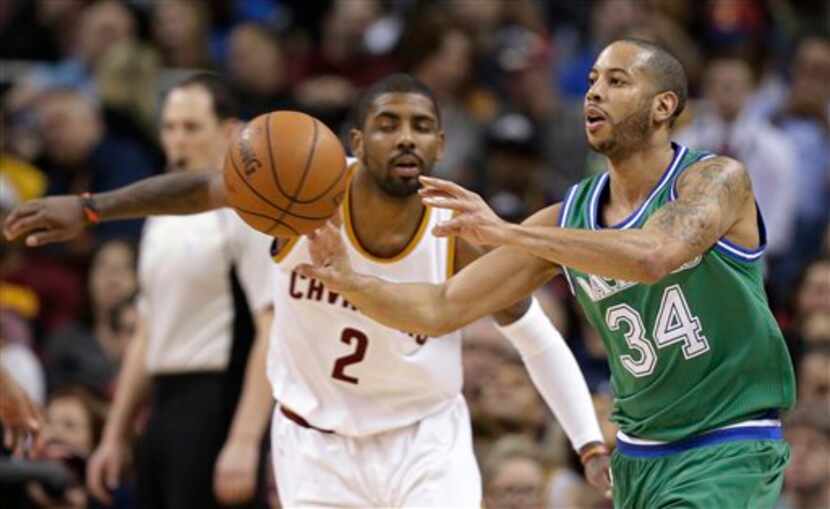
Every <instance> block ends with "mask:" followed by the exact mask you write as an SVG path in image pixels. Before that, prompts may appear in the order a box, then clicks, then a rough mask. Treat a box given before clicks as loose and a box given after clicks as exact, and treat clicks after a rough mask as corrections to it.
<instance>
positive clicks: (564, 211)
mask: <svg viewBox="0 0 830 509" xmlns="http://www.w3.org/2000/svg"><path fill="white" fill-rule="evenodd" d="M578 188H579V184H576V185H574V186H573V187H571V188H570V189H569V190H568V193H567V194H566V195H565V201H564V202H563V204H562V208H561V209H559V227H560V228H564V227H565V224H566V223H567V221H568V214H570V213H571V206H572V205H573V198H574V195H575V194H576V190H577V189H578ZM562 272H563V273H564V274H565V279H566V280H567V281H568V286H569V287H570V288H571V293H572V294H574V295H576V289H575V288H574V284H573V281H571V275H570V274H568V268H567V267H565V266H564V265H563V266H562Z"/></svg>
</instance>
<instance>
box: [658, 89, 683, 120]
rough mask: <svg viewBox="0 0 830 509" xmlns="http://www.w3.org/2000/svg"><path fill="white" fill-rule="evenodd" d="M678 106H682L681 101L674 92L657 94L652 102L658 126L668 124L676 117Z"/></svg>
mask: <svg viewBox="0 0 830 509" xmlns="http://www.w3.org/2000/svg"><path fill="white" fill-rule="evenodd" d="M678 106H680V99H679V98H678V97H677V94H675V93H674V92H671V91H666V92H661V93H659V94H657V95H656V96H654V100H653V102H652V118H653V119H654V122H655V123H658V124H663V123H665V122H668V121H669V120H670V119H671V118H672V116H674V112H675V111H677V108H678Z"/></svg>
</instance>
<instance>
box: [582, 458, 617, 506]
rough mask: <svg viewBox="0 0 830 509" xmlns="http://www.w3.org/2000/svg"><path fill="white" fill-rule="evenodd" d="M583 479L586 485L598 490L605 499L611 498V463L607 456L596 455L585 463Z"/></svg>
mask: <svg viewBox="0 0 830 509" xmlns="http://www.w3.org/2000/svg"><path fill="white" fill-rule="evenodd" d="M585 478H586V479H587V480H588V484H590V485H591V486H593V487H594V488H597V489H598V490H600V491H601V492H602V493H603V495H605V497H606V498H611V490H612V488H613V485H614V483H613V478H612V477H611V461H610V456H609V455H608V454H598V455H596V456H594V457H593V458H591V459H589V460H588V461H587V462H586V463H585Z"/></svg>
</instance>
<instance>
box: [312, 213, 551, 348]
mask: <svg viewBox="0 0 830 509" xmlns="http://www.w3.org/2000/svg"><path fill="white" fill-rule="evenodd" d="M558 209H559V206H558V205H555V206H553V207H549V208H547V209H544V210H542V211H540V212H538V213H537V214H536V215H534V216H533V217H531V218H530V219H528V222H529V223H530V224H548V223H550V224H552V223H553V221H555V219H556V216H557V212H558ZM311 239H312V242H311V245H310V253H311V256H312V259H313V260H314V262H313V264H305V265H300V266H299V267H297V270H298V271H299V272H300V273H301V274H303V275H305V276H308V277H313V278H316V279H319V280H322V281H323V282H324V283H325V284H326V286H327V287H328V288H330V289H332V290H334V291H337V292H340V293H342V294H344V296H345V297H346V298H347V299H348V300H349V302H351V303H352V304H354V305H355V306H357V308H358V309H360V311H361V312H362V313H363V314H365V315H368V316H370V317H371V318H372V319H374V320H377V321H378V322H380V323H382V324H384V325H387V326H389V327H393V328H396V329H398V330H404V331H407V332H415V333H421V334H427V335H430V336H433V337H435V336H442V335H444V334H447V333H449V332H452V331H454V330H457V329H459V328H461V327H463V326H464V325H467V324H468V323H470V322H472V321H474V320H476V319H478V318H481V317H483V316H486V315H489V314H492V313H495V312H496V311H499V310H503V309H505V308H508V307H510V306H512V305H513V304H515V303H517V302H519V301H521V300H522V299H524V298H526V297H528V296H529V295H530V294H531V293H532V292H533V290H535V289H536V288H538V287H539V286H541V285H542V284H544V283H545V282H546V281H548V280H549V279H550V278H552V277H553V276H554V275H555V274H556V273H557V270H558V268H557V266H556V265H554V264H552V263H550V262H548V261H546V260H542V259H540V258H538V257H536V256H533V255H532V254H529V253H527V252H525V251H523V250H521V249H517V248H513V247H503V248H499V249H495V250H493V251H492V252H490V253H487V254H486V255H484V256H482V257H481V258H479V259H477V260H476V261H474V262H473V263H471V264H470V265H469V266H467V267H466V268H464V269H463V270H462V271H461V272H459V273H458V274H456V275H455V276H453V277H451V278H450V279H449V280H447V281H446V282H445V283H443V284H428V283H406V284H404V283H391V282H389V281H386V280H384V279H381V278H377V277H374V276H368V275H365V274H357V273H355V272H353V271H352V269H351V266H350V265H349V261H348V257H347V256H346V252H345V246H344V245H343V240H342V237H341V235H340V230H339V229H338V228H337V227H336V226H334V225H333V224H331V223H329V224H327V225H326V226H325V227H324V228H321V229H320V230H319V231H318V232H317V233H315V234H314V235H312V236H311Z"/></svg>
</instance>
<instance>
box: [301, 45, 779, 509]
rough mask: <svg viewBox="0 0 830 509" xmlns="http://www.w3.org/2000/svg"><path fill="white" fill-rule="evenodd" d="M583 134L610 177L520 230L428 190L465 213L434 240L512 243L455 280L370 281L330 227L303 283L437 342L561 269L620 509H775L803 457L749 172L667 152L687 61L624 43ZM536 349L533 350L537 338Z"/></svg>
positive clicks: (461, 198) (435, 188) (607, 65)
mask: <svg viewBox="0 0 830 509" xmlns="http://www.w3.org/2000/svg"><path fill="white" fill-rule="evenodd" d="M588 79H589V81H590V89H589V91H588V92H587V94H586V96H585V129H586V133H587V136H588V140H589V142H590V143H591V145H592V147H593V148H594V149H595V150H596V151H598V152H600V153H602V154H603V155H605V156H606V158H607V163H608V172H607V173H604V174H601V175H597V176H594V177H591V178H589V179H586V180H584V181H583V182H581V183H579V184H577V185H576V186H574V187H573V188H572V189H571V190H570V191H569V192H568V194H567V198H566V199H565V201H564V202H562V203H559V204H556V205H554V206H552V207H549V208H546V209H544V210H541V211H539V212H538V213H536V214H535V215H533V216H532V217H531V218H529V219H528V220H527V221H525V222H524V223H523V224H522V225H515V224H510V223H507V222H505V221H503V220H501V219H500V218H499V217H498V216H496V215H495V213H493V211H492V210H491V209H490V208H489V207H488V206H487V205H486V203H485V202H484V201H483V200H482V199H481V198H480V197H479V196H478V195H476V194H475V193H472V192H470V191H467V190H465V189H463V188H462V187H460V186H457V185H455V184H452V183H450V182H446V181H441V180H438V179H432V178H422V183H423V184H424V186H423V189H422V190H421V194H422V197H423V200H424V202H425V203H427V204H428V205H432V206H437V207H444V208H450V209H453V210H455V211H456V212H457V214H456V215H455V216H454V218H453V219H452V220H450V221H448V222H446V223H444V224H442V225H439V226H438V227H436V229H435V231H434V233H435V234H437V235H447V236H450V235H451V236H459V237H463V238H465V239H467V240H470V241H473V242H476V243H479V244H485V245H490V246H499V247H498V248H497V249H494V250H493V251H492V252H491V253H489V254H488V255H487V256H485V257H483V258H481V259H479V260H478V261H477V262H475V263H473V264H472V265H470V266H468V267H467V268H466V269H464V270H462V271H461V272H460V273H459V274H457V275H456V276H454V277H453V278H451V279H449V280H448V281H447V282H446V283H444V284H442V285H427V284H395V283H391V282H387V281H384V280H381V279H378V278H374V277H371V276H365V275H361V274H356V273H354V272H353V271H352V270H351V267H350V265H349V262H348V258H347V257H346V256H345V252H344V250H343V245H342V241H341V240H340V236H339V235H337V233H336V232H337V230H336V228H335V227H334V226H333V225H328V226H327V227H325V228H323V229H321V230H320V231H319V232H317V233H316V234H315V235H314V236H313V237H314V242H313V243H312V254H313V257H314V264H313V265H305V266H301V267H299V268H298V270H299V271H300V272H301V273H303V274H304V275H306V276H309V277H314V278H317V279H321V280H323V281H324V282H325V284H326V286H328V287H329V288H330V289H333V290H335V291H340V292H342V293H344V294H345V296H346V298H348V300H349V301H350V302H351V303H353V304H354V305H356V306H357V307H358V308H359V309H360V310H361V312H363V313H365V314H368V315H370V316H372V317H373V318H375V319H377V320H378V321H380V322H383V323H385V324H387V325H389V326H392V327H396V328H398V329H400V330H407V331H417V332H422V333H425V334H428V335H430V336H438V335H441V334H444V333H445V332H446V331H449V330H454V329H456V328H458V327H460V326H463V325H464V324H466V323H469V322H471V321H473V320H475V319H477V318H479V317H481V316H484V315H486V314H489V313H492V312H493V311H495V310H497V309H500V308H503V307H505V306H506V305H509V304H511V303H513V302H515V301H517V300H519V299H521V298H523V297H524V296H526V295H528V294H529V293H530V292H532V291H533V290H534V289H535V288H537V287H539V286H540V285H541V284H543V283H544V282H545V281H547V280H548V279H550V278H551V277H552V276H554V275H555V274H557V273H564V275H565V276H566V277H567V278H568V281H569V283H570V285H571V288H572V291H573V292H574V293H575V295H576V297H577V299H578V300H579V302H580V304H581V305H582V307H583V308H584V310H585V312H586V314H587V316H588V318H589V320H590V321H591V322H592V324H593V325H594V327H596V328H597V329H598V330H599V331H600V333H601V335H602V339H603V341H604V343H605V346H606V349H607V351H608V354H609V361H610V365H611V371H612V382H613V389H614V396H615V408H614V413H613V416H612V419H613V420H614V421H615V422H616V423H617V424H618V426H619V428H620V434H619V436H618V448H617V451H616V452H615V455H614V458H613V460H612V467H613V472H614V474H615V481H616V485H615V487H614V499H615V505H616V506H617V507H624V508H626V509H628V508H646V507H647V508H668V507H684V508H686V507H694V508H714V507H718V508H722V507H724V508H725V507H730V508H731V507H751V508H764V507H772V506H773V505H774V504H775V502H776V500H777V498H778V494H779V492H780V489H781V483H782V479H783V475H782V472H783V469H784V468H785V466H786V465H787V462H788V459H789V448H788V446H787V444H786V443H785V442H783V440H782V433H781V425H780V421H779V420H778V412H779V411H780V410H783V409H788V408H790V407H791V406H792V405H793V404H794V400H795V388H794V377H793V373H792V368H791V363H790V359H789V356H788V353H787V350H786V347H785V344H784V340H783V337H782V335H781V332H780V330H779V328H778V326H777V324H776V322H775V320H774V318H773V316H772V314H771V312H770V310H769V307H768V305H767V300H766V296H765V294H764V290H763V281H762V274H761V266H760V261H759V258H760V256H761V254H762V252H763V250H764V244H765V232H764V226H763V221H762V219H761V215H760V213H759V211H758V209H757V206H756V203H755V199H754V196H753V192H752V188H751V183H750V180H749V176H748V175H747V172H746V169H745V168H744V166H743V165H742V164H741V163H740V162H738V161H735V160H733V159H730V158H727V157H720V156H716V155H711V154H705V153H701V152H697V151H694V150H689V149H687V148H685V147H682V146H679V145H676V144H673V143H672V142H671V139H670V136H671V128H672V124H673V123H674V120H675V119H676V118H677V116H678V115H679V114H680V113H681V111H682V110H683V107H684V103H685V101H686V77H685V74H684V72H683V69H682V67H681V65H680V64H679V62H677V60H676V59H675V58H674V57H672V56H671V55H669V54H668V53H667V52H665V51H664V50H663V49H661V48H660V47H658V46H655V45H653V44H650V43H646V42H642V41H636V40H621V41H616V42H614V43H612V44H610V45H609V46H608V47H606V48H605V49H604V51H603V52H602V53H601V54H600V55H599V57H598V58H597V61H596V63H595V64H594V66H593V68H592V69H591V71H590V75H589V76H588ZM528 341H532V338H529V339H528Z"/></svg>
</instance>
